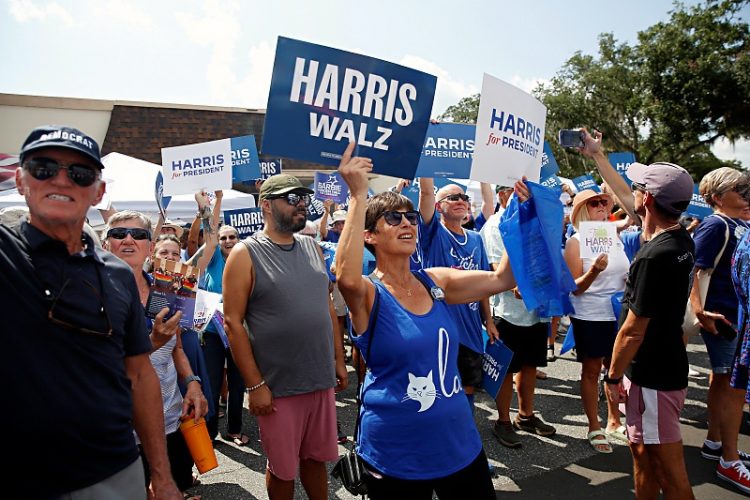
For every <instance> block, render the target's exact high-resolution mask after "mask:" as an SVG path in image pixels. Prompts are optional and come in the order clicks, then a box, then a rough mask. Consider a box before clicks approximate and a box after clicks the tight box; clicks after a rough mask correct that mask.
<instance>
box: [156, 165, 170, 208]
mask: <svg viewBox="0 0 750 500" xmlns="http://www.w3.org/2000/svg"><path fill="white" fill-rule="evenodd" d="M154 198H155V199H156V205H157V206H158V207H159V212H160V213H161V214H162V216H163V217H164V218H165V219H166V218H167V207H168V206H169V202H170V201H172V197H171V196H164V176H163V175H162V173H161V171H159V172H157V174H156V183H155V185H154Z"/></svg>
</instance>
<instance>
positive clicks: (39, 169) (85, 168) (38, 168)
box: [23, 156, 99, 187]
mask: <svg viewBox="0 0 750 500" xmlns="http://www.w3.org/2000/svg"><path fill="white" fill-rule="evenodd" d="M23 167H24V168H25V169H26V170H28V171H29V173H30V174H31V176H32V177H33V178H34V179H36V180H38V181H46V180H48V179H52V178H53V177H55V176H56V175H57V173H58V172H59V171H60V169H61V168H64V169H65V170H67V171H68V179H70V180H71V181H73V182H74V183H75V184H77V185H78V186H81V187H89V186H90V185H92V184H93V183H94V182H95V181H96V179H97V178H98V177H99V169H98V168H95V167H91V166H89V165H82V164H80V163H72V164H68V165H64V164H61V163H60V162H58V161H57V160H53V159H52V158H44V157H41V156H38V157H36V158H31V159H30V160H27V161H25V162H24V164H23Z"/></svg>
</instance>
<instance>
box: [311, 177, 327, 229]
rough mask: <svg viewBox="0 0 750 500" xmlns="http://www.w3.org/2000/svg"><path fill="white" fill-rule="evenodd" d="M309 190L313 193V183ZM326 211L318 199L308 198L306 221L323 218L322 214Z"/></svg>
mask: <svg viewBox="0 0 750 500" xmlns="http://www.w3.org/2000/svg"><path fill="white" fill-rule="evenodd" d="M307 187H309V188H310V189H312V190H313V191H315V183H314V182H313V183H312V184H310V185H309V186H307ZM325 211H326V207H325V205H323V202H322V201H320V200H319V199H317V198H315V197H314V196H311V197H310V203H309V204H308V205H307V220H311V221H316V220H318V219H320V218H321V217H323V212H325Z"/></svg>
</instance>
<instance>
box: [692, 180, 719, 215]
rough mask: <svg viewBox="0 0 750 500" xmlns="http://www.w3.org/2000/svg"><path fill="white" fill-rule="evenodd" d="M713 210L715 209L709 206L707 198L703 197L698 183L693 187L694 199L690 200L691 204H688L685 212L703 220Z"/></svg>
mask: <svg viewBox="0 0 750 500" xmlns="http://www.w3.org/2000/svg"><path fill="white" fill-rule="evenodd" d="M713 212H714V211H713V209H712V208H711V207H710V206H709V204H708V203H706V200H704V199H703V196H701V195H700V192H699V190H698V184H696V185H695V187H694V188H693V199H692V200H690V205H688V207H687V210H685V213H686V214H688V215H690V216H693V217H695V218H697V219H701V220H703V219H705V218H706V217H708V216H709V215H711V214H712V213H713Z"/></svg>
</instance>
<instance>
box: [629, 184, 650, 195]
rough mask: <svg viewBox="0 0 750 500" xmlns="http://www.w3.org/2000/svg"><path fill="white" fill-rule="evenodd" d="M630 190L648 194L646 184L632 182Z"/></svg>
mask: <svg viewBox="0 0 750 500" xmlns="http://www.w3.org/2000/svg"><path fill="white" fill-rule="evenodd" d="M630 190H631V191H641V192H643V193H645V192H646V185H645V184H640V183H638V182H631V183H630Z"/></svg>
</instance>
